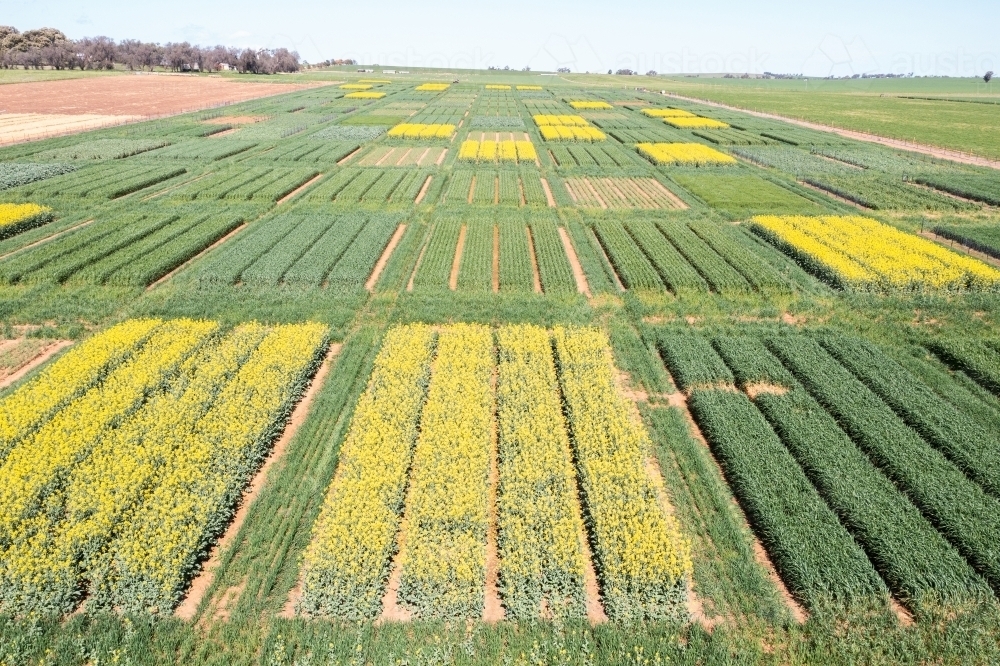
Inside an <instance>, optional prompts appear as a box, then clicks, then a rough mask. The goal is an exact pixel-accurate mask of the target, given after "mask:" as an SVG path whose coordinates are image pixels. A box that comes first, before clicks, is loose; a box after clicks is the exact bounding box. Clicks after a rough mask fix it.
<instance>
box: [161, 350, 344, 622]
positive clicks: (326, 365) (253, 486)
mask: <svg viewBox="0 0 1000 666" xmlns="http://www.w3.org/2000/svg"><path fill="white" fill-rule="evenodd" d="M342 347H343V345H341V344H338V343H334V344H331V345H330V349H328V350H327V353H326V358H324V359H323V363H322V364H321V365H320V366H319V369H318V370H317V371H316V375H315V376H314V377H313V379H312V382H311V383H310V384H309V388H308V389H306V392H305V393H304V394H303V396H302V399H301V400H299V403H298V404H297V405H296V406H295V409H294V410H292V414H291V416H290V417H289V418H288V423H287V424H286V425H285V430H284V431H283V432H282V433H281V437H279V438H278V441H276V442H275V443H274V447H273V448H272V449H271V453H270V454H269V455H268V457H267V459H266V460H265V461H264V464H263V465H262V466H261V468H260V470H258V472H257V474H255V475H254V477H253V480H252V481H251V482H250V485H249V486H248V489H247V490H246V491H245V492H244V494H243V498H242V500H241V501H240V507H239V509H238V510H237V511H236V515H235V516H234V517H233V520H232V522H231V523H229V527H228V528H226V532H225V533H224V534H223V535H222V538H220V539H219V540H218V542H217V543H216V544H215V546H214V547H213V548H212V551H211V553H210V554H209V557H208V560H207V561H206V562H205V564H204V566H203V567H202V570H201V573H199V574H198V575H197V576H196V577H195V579H194V580H193V581H192V582H191V587H190V588H188V592H187V595H186V596H185V597H184V600H183V601H181V603H180V605H179V606H178V607H177V609H176V610H175V611H174V616H175V617H178V618H181V619H183V620H191V619H193V618H194V616H195V614H196V613H197V612H198V607H199V606H200V605H201V601H202V599H203V598H204V596H205V593H206V592H207V591H208V588H210V587H211V586H212V582H213V581H214V580H215V571H216V569H218V567H219V564H220V562H221V560H222V558H221V554H222V552H223V551H224V550H225V549H226V548H228V547H229V545H230V544H232V542H233V541H234V540H235V539H236V536H237V535H238V534H239V531H240V528H241V527H242V526H243V521H245V520H246V517H247V514H248V513H249V512H250V506H251V505H252V504H253V502H254V500H255V499H257V496H258V495H259V494H260V491H261V490H263V488H264V484H265V483H267V475H268V473H269V472H270V471H271V468H272V467H273V466H274V463H275V462H277V461H278V460H280V459H281V457H282V456H283V455H284V453H285V450H286V449H287V448H288V445H289V443H291V441H292V438H293V437H295V433H296V432H298V429H299V427H301V425H302V424H303V423H305V420H306V417H307V416H309V409H310V408H311V407H312V403H313V402H314V401H315V400H316V396H317V395H318V394H319V391H320V389H321V388H322V387H323V383H324V382H325V381H326V377H327V375H328V374H329V373H330V367H331V366H332V365H333V359H334V358H336V356H337V354H339V353H340V350H341V348H342ZM238 598H239V594H238V591H237V592H233V591H231V590H227V591H226V593H225V594H224V595H223V597H222V599H221V600H220V606H219V607H220V608H222V612H223V613H224V614H225V616H226V617H228V610H227V609H228V608H229V607H230V605H231V604H235V602H236V600H238ZM217 610H218V608H217Z"/></svg>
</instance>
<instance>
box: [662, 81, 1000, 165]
mask: <svg viewBox="0 0 1000 666" xmlns="http://www.w3.org/2000/svg"><path fill="white" fill-rule="evenodd" d="M669 97H673V98H676V99H683V100H686V101H688V102H695V103H697V104H705V105H707V106H714V107H717V108H720V109H729V110H731V111H739V112H740V113H745V114H747V115H751V116H756V117H758V118H767V119H769V120H780V121H781V122H785V123H789V124H791V125H797V126H799V127H804V128H806V129H811V130H817V131H819V132H830V133H832V134H836V135H838V136H842V137H844V138H846V139H854V140H855V141H865V142H867V143H877V144H880V145H883V146H887V147H889V148H897V149H899V150H908V151H910V152H914V153H921V154H923V155H930V156H931V157H937V158H939V159H943V160H950V161H952V162H958V163H960V164H970V165H973V166H984V167H989V168H991V169H1000V160H991V159H989V158H986V157H978V156H976V155H968V154H966V153H960V152H958V151H954V150H949V149H947V148H937V147H935V146H929V145H926V144H919V143H911V142H909V141H901V140H899V139H890V138H887V137H883V136H877V135H874V134H867V133H865V132H857V131H855V130H846V129H841V128H839V127H831V126H829V125H821V124H819V123H814V122H810V121H808V120H798V119H796V118H790V117H788V116H780V115H777V114H774V113H763V112H761V111H751V110H748V109H741V108H739V107H736V106H729V105H727V104H720V103H719V102H712V101H709V100H705V99H698V98H696V97H685V96H682V95H674V94H671V95H669Z"/></svg>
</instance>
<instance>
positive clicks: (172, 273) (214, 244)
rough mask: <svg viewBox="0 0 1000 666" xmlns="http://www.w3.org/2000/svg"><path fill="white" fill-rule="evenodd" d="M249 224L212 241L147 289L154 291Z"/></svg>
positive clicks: (244, 224) (242, 225)
mask: <svg viewBox="0 0 1000 666" xmlns="http://www.w3.org/2000/svg"><path fill="white" fill-rule="evenodd" d="M248 224H249V223H247V222H244V223H243V224H241V225H240V226H238V227H236V228H235V229H233V230H232V231H230V232H229V233H228V234H226V235H225V236H223V237H222V238H220V239H219V240H217V241H215V242H214V243H212V244H211V245H209V246H208V247H206V248H205V249H204V250H202V251H201V252H199V253H198V254H196V255H194V256H193V257H191V258H190V259H188V260H187V261H185V262H184V263H183V264H181V265H180V266H178V267H177V268H175V269H174V270H172V271H170V272H169V273H167V274H166V275H164V276H163V277H161V278H160V279H159V280H157V281H156V282H154V283H153V284H151V285H149V286H148V287H146V291H152V290H153V289H154V288H155V287H157V286H159V285H161V284H163V283H164V282H166V281H167V280H169V279H170V278H172V277H173V276H175V275H177V274H178V273H180V272H181V271H182V270H184V269H185V268H187V267H188V266H190V265H191V264H193V263H194V262H196V261H198V259H201V258H202V257H204V256H205V255H206V254H208V253H209V252H211V251H212V250H214V249H215V248H217V247H219V246H220V245H222V244H223V243H225V242H226V241H228V240H229V239H230V238H232V237H233V236H235V235H236V234H238V233H240V232H241V231H243V230H244V229H246V228H247V225H248Z"/></svg>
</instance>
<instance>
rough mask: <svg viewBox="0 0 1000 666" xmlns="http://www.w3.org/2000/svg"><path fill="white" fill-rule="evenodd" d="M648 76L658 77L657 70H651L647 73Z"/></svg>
mask: <svg viewBox="0 0 1000 666" xmlns="http://www.w3.org/2000/svg"><path fill="white" fill-rule="evenodd" d="M646 76H656V70H655V69H651V70H649V71H648V72H646Z"/></svg>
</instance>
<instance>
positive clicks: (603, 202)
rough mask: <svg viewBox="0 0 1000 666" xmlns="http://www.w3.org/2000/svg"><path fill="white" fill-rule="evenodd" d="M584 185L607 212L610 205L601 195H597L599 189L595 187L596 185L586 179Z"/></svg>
mask: <svg viewBox="0 0 1000 666" xmlns="http://www.w3.org/2000/svg"><path fill="white" fill-rule="evenodd" d="M583 184H584V185H586V186H587V189H589V190H590V193H591V194H593V195H594V198H595V199H597V203H598V204H600V206H601V208H602V209H605V210H606V209H607V207H608V204H607V203H605V201H604V198H603V197H601V195H600V194H598V193H597V188H596V187H594V184H593V183H591V182H590V179H589V178H584V179H583Z"/></svg>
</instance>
